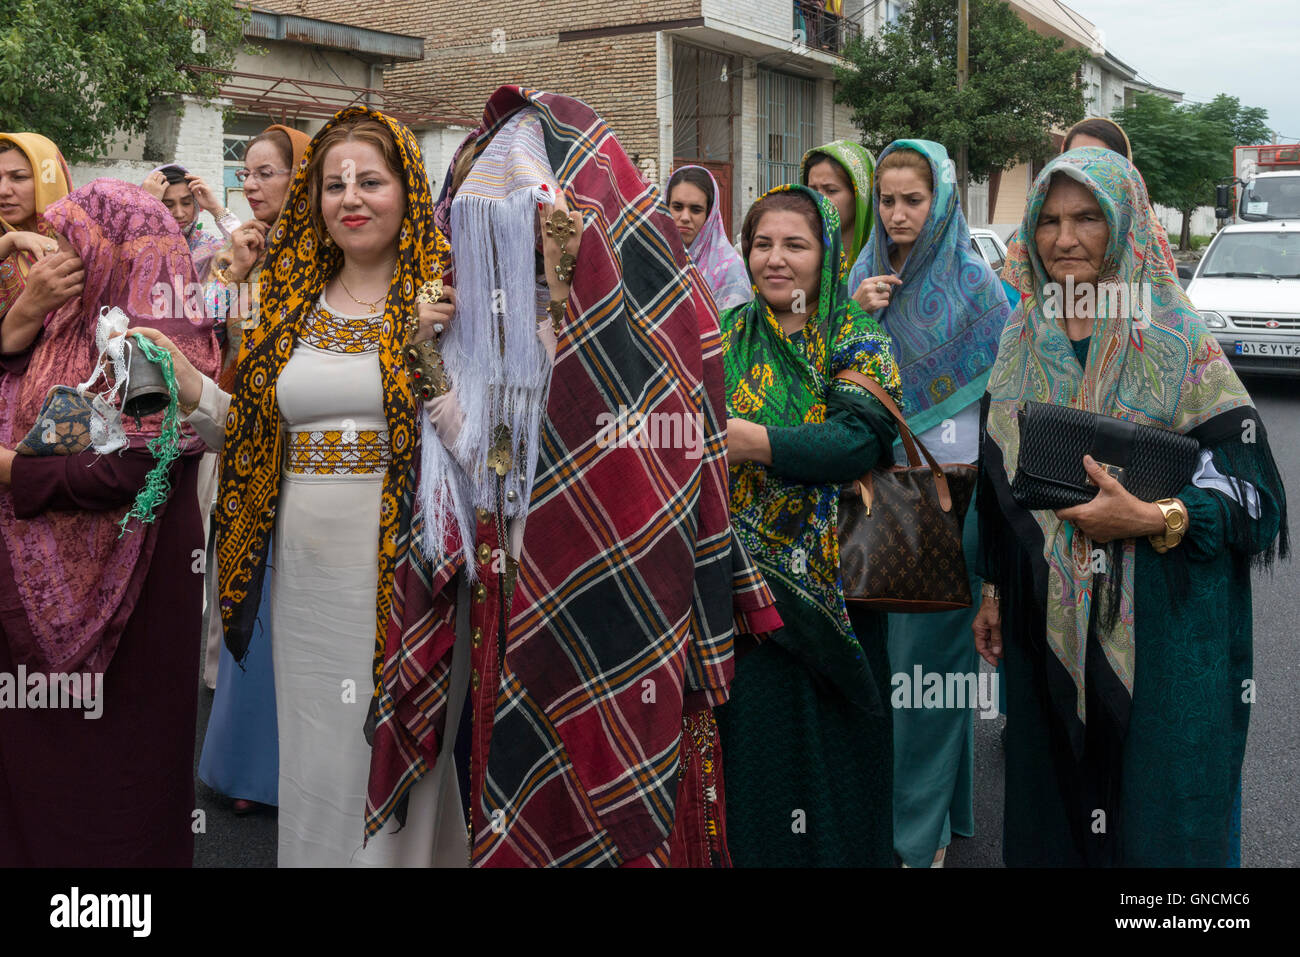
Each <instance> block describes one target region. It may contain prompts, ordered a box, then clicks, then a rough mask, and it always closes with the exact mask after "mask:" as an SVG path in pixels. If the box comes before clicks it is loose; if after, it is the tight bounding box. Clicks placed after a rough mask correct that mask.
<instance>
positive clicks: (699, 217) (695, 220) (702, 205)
mask: <svg viewBox="0 0 1300 957" xmlns="http://www.w3.org/2000/svg"><path fill="white" fill-rule="evenodd" d="M667 192H668V212H669V214H671V216H672V217H673V223H674V224H676V226H677V233H678V235H679V236H681V239H682V245H683V246H685V247H686V253H687V255H689V256H690V257H691V262H693V263H695V268H696V269H698V270H699V271H700V273H701V275H703V276H704V281H705V282H706V283H708V284H709V291H710V292H711V293H713V301H714V302H716V303H717V304H718V310H719V311H722V310H724V309H730V308H731V307H732V306H739V305H740V304H741V303H742V302H749V300H751V299H753V298H754V290H753V287H751V286H750V284H749V276H748V275H747V274H746V273H745V264H744V263H742V262H741V261H740V256H739V255H738V254H737V253H736V249H735V247H734V246H732V245H731V241H730V240H728V239H727V232H726V230H725V229H723V227H722V201H723V200H722V193H721V192H720V191H719V189H718V181H717V180H715V179H714V178H713V174H712V173H710V172H709V171H708V170H707V169H705V168H704V167H703V166H679V167H678V168H677V169H676V170H675V171H674V172H673V175H672V178H671V179H669V180H668V190H667Z"/></svg>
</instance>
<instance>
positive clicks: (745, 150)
mask: <svg viewBox="0 0 1300 957" xmlns="http://www.w3.org/2000/svg"><path fill="white" fill-rule="evenodd" d="M738 132H739V136H738V140H739V150H738V152H737V155H736V166H735V169H736V174H735V176H736V186H735V189H734V194H735V205H734V206H733V207H732V214H731V224H732V228H733V230H734V232H735V235H734V236H732V237H731V238H732V239H733V240H738V239H739V237H740V227H741V225H742V224H743V222H744V216H745V213H746V212H747V211H748V210H749V207H750V206H752V205H753V204H754V200H756V199H758V195H757V193H756V190H755V188H754V184H755V183H757V182H758V67H757V65H756V63H755V61H754V60H753V58H752V57H745V58H744V60H743V61H742V68H741V89H740V129H739V131H738Z"/></svg>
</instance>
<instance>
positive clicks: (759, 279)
mask: <svg viewBox="0 0 1300 957" xmlns="http://www.w3.org/2000/svg"><path fill="white" fill-rule="evenodd" d="M741 242H742V246H743V249H744V252H745V256H746V263H747V265H748V268H749V274H750V277H751V278H752V280H753V281H754V283H755V285H756V288H757V290H758V298H756V299H755V300H754V301H753V302H751V303H748V304H746V305H744V306H740V307H738V308H736V309H732V310H730V311H728V312H727V313H726V314H725V315H724V316H723V317H722V336H723V348H724V349H725V350H726V355H725V359H724V369H725V372H726V389H727V411H728V415H729V416H730V418H728V420H727V444H728V448H727V461H728V463H729V464H730V466H731V515H732V522H733V524H734V525H735V527H736V532H737V535H738V537H739V538H740V540H741V542H742V543H743V544H744V545H745V547H746V549H747V550H748V552H749V554H750V555H751V556H752V557H753V560H754V562H755V563H756V564H757V565H758V567H759V568H760V569H761V570H762V572H763V577H764V578H765V579H766V580H767V583H768V586H769V587H770V588H771V590H772V593H773V595H774V596H775V597H776V604H777V610H778V611H779V612H780V615H781V619H782V621H784V623H785V627H784V628H782V629H780V630H779V631H777V632H776V633H775V634H774V635H773V637H772V638H771V639H770V640H768V641H766V642H764V643H762V644H760V645H758V646H757V647H754V645H753V643H752V642H748V643H746V644H742V645H741V646H740V653H741V658H740V663H739V665H738V666H737V669H736V680H735V684H734V685H733V687H732V696H731V701H730V702H729V703H728V704H727V705H726V706H724V707H722V708H720V709H719V711H718V724H719V726H720V727H721V729H722V747H723V754H724V755H725V757H726V763H727V776H728V807H727V815H728V826H729V828H730V836H731V846H732V856H733V857H734V859H735V862H736V864H737V866H741V867H746V866H748V867H753V866H790V865H803V866H818V865H857V866H864V865H866V866H877V867H888V866H891V865H892V864H893V842H892V840H891V835H892V832H893V820H892V815H891V813H890V807H891V801H892V793H891V789H892V780H893V773H892V772H893V759H892V740H891V734H892V731H891V720H890V713H889V711H888V710H887V708H886V707H885V706H884V702H886V701H887V700H888V696H889V662H888V660H887V656H886V653H885V632H884V618H883V616H881V615H879V614H875V613H872V612H865V613H864V612H860V611H855V610H851V609H849V608H848V607H847V606H846V604H845V600H844V591H843V586H842V583H841V578H840V567H839V542H838V539H837V537H836V514H837V509H838V506H839V491H840V485H841V484H842V483H844V482H849V481H852V480H854V479H857V478H861V477H862V476H863V475H865V474H866V473H867V472H868V471H870V470H871V468H872V467H873V466H875V465H876V463H877V462H879V461H880V460H881V459H882V458H883V459H888V457H889V456H890V454H891V453H890V447H891V445H892V443H893V441H894V437H895V435H896V434H897V431H896V426H895V425H894V422H893V420H892V419H891V418H890V415H889V413H888V412H886V411H885V409H884V407H883V405H882V404H881V403H880V402H879V401H878V400H877V399H876V398H874V397H873V396H872V395H871V393H870V392H869V390H868V389H867V388H866V387H865V386H864V385H863V383H865V382H866V381H867V380H868V379H872V380H874V381H875V382H877V383H879V384H880V385H881V386H883V387H884V389H886V390H887V391H888V392H889V393H890V394H891V395H892V396H893V397H894V399H895V400H897V399H898V398H899V397H900V395H901V392H900V390H899V379H898V368H897V366H895V365H894V360H893V357H892V356H891V354H890V348H889V337H888V336H886V335H885V333H884V332H883V331H881V329H880V327H879V326H878V325H877V324H876V321H875V320H874V319H872V318H871V317H870V316H869V315H867V314H866V313H865V312H864V311H863V310H862V309H861V308H860V307H859V306H858V305H857V303H855V302H854V301H853V300H852V299H851V298H850V297H849V295H848V292H847V290H846V288H845V285H844V269H845V265H846V264H845V261H844V259H843V257H842V256H841V253H840V222H839V215H838V214H837V213H836V211H835V207H834V206H833V205H832V204H831V202H830V201H829V200H828V199H826V198H825V197H823V196H821V195H820V194H819V193H816V192H814V191H813V190H811V189H809V188H808V187H806V186H780V187H777V188H776V189H774V190H771V191H769V192H768V193H766V194H764V195H763V196H762V197H761V198H760V199H759V201H758V202H756V203H755V204H754V206H753V207H752V208H751V209H750V211H749V214H748V215H747V216H746V217H745V225H744V227H743V228H742V231H741ZM742 641H744V639H742Z"/></svg>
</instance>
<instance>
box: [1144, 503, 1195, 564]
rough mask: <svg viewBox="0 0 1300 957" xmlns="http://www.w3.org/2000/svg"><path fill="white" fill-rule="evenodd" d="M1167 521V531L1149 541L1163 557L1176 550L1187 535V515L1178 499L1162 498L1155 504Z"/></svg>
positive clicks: (1150, 537)
mask: <svg viewBox="0 0 1300 957" xmlns="http://www.w3.org/2000/svg"><path fill="white" fill-rule="evenodd" d="M1153 504H1154V505H1155V506H1156V507H1157V508H1158V509H1160V513H1161V514H1162V515H1163V516H1164V519H1165V530H1164V531H1163V532H1161V533H1160V534H1159V535H1151V536H1149V538H1148V541H1150V542H1151V547H1152V548H1154V549H1155V550H1156V554H1159V555H1163V554H1164V553H1165V552H1167V551H1169V549H1171V548H1176V547H1177V546H1178V544H1179V543H1180V542H1181V541H1182V540H1183V536H1184V535H1186V534H1187V524H1188V522H1187V514H1186V511H1185V510H1186V508H1187V506H1185V505H1184V504H1183V503H1182V502H1180V501H1179V500H1178V499H1176V498H1162V499H1161V500H1160V501H1158V502H1155V503H1153Z"/></svg>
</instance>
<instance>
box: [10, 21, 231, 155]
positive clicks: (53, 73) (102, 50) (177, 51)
mask: <svg viewBox="0 0 1300 957" xmlns="http://www.w3.org/2000/svg"><path fill="white" fill-rule="evenodd" d="M247 16H248V13H247V11H245V10H240V9H237V8H236V7H235V5H234V3H233V2H231V0H0V129H3V130H13V131H19V130H23V131H32V132H37V133H43V134H45V135H46V136H48V137H49V138H50V139H52V140H53V141H54V142H55V143H57V144H58V145H59V148H60V149H61V150H62V152H63V154H64V156H65V157H67V159H68V161H69V162H78V161H83V160H88V159H94V158H96V157H100V156H103V155H104V153H105V152H106V150H107V147H108V144H109V143H110V142H111V140H112V138H113V136H114V134H115V133H117V132H118V131H122V132H126V133H143V132H145V131H146V129H147V128H148V124H149V109H150V106H151V103H152V101H153V100H154V98H156V97H157V96H159V95H162V94H168V93H188V94H193V95H196V96H199V97H212V96H215V95H216V93H217V83H218V77H216V76H215V75H213V74H210V73H194V72H190V71H187V70H186V69H185V66H187V65H196V66H205V67H215V68H218V69H221V68H225V67H228V66H229V65H230V64H231V63H232V62H233V61H234V58H235V54H236V53H237V52H238V51H239V48H240V44H241V43H242V42H243V23H244V21H245V19H246V18H247Z"/></svg>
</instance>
